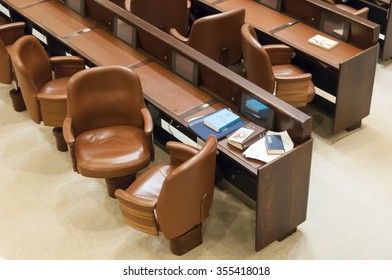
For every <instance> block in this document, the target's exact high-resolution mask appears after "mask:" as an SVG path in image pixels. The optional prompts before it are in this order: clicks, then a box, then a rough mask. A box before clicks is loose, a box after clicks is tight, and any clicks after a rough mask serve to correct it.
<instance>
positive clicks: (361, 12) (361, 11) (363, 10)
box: [322, 0, 369, 18]
mask: <svg viewBox="0 0 392 280" xmlns="http://www.w3.org/2000/svg"><path fill="white" fill-rule="evenodd" d="M322 1H324V2H326V3H328V4H331V5H334V6H335V7H336V8H339V9H341V10H343V11H346V12H349V13H351V14H354V15H356V16H360V17H363V18H367V16H368V13H369V8H368V7H363V8H361V9H355V8H353V7H351V6H349V5H346V4H342V3H340V4H336V3H335V2H336V1H335V0H322Z"/></svg>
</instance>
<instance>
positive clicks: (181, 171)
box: [115, 136, 217, 255]
mask: <svg viewBox="0 0 392 280" xmlns="http://www.w3.org/2000/svg"><path fill="white" fill-rule="evenodd" d="M166 148H167V149H168V152H169V155H170V163H158V164H157V165H155V166H153V167H152V168H150V169H149V170H147V171H146V172H145V173H143V174H142V175H141V176H140V177H138V178H137V179H136V181H135V182H134V183H133V184H132V185H131V186H130V187H129V188H128V189H126V190H117V191H116V192H115V195H116V197H117V198H118V201H119V203H120V209H121V212H122V215H123V217H124V222H125V223H126V224H128V225H129V226H131V227H133V228H135V229H137V230H139V231H142V232H145V233H148V234H152V235H159V232H160V231H161V232H162V233H163V235H164V236H165V238H166V239H169V240H170V250H171V252H172V253H173V254H176V255H183V254H185V253H186V252H188V251H189V250H192V249H193V248H195V247H197V246H199V245H200V244H201V243H202V233H201V229H202V222H203V221H204V220H205V219H206V218H207V216H208V215H209V210H210V208H211V205H212V201H213V195H214V181H215V169H216V148H217V140H216V138H215V136H210V137H209V138H207V141H206V142H205V144H204V146H203V147H202V148H201V149H200V150H197V149H196V148H193V147H191V146H188V145H186V144H183V143H179V142H171V141H169V142H167V144H166Z"/></svg>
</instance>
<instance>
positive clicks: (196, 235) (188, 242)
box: [170, 224, 203, 256]
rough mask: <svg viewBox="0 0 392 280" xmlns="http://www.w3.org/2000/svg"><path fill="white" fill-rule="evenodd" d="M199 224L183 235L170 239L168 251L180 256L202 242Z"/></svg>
mask: <svg viewBox="0 0 392 280" xmlns="http://www.w3.org/2000/svg"><path fill="white" fill-rule="evenodd" d="M201 226H202V224H198V225H197V226H195V227H193V228H192V229H191V230H189V231H188V232H186V233H184V234H183V235H181V236H179V237H176V238H173V239H170V251H171V252H172V253H173V254H175V255H177V256H181V255H183V254H185V253H186V252H188V251H190V250H192V249H193V248H196V247H197V246H199V245H200V244H201V243H202V242H203V239H202V233H201Z"/></svg>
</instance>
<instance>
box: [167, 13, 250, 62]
mask: <svg viewBox="0 0 392 280" xmlns="http://www.w3.org/2000/svg"><path fill="white" fill-rule="evenodd" d="M244 21H245V9H244V8H238V9H235V10H232V11H228V12H223V13H218V14H214V15H210V16H205V17H202V18H199V19H197V20H196V21H195V22H194V23H193V25H192V28H191V31H190V34H189V37H184V36H182V35H181V34H180V33H179V32H178V30H176V29H173V28H172V29H171V30H170V33H171V34H172V35H173V36H174V37H176V38H177V39H178V40H180V41H182V42H184V43H186V44H188V45H189V46H190V47H192V48H194V49H195V50H197V51H199V52H201V53H202V54H204V55H206V56H208V57H209V58H211V59H213V60H215V61H217V62H219V63H220V64H222V65H224V66H226V67H227V66H230V65H233V64H235V63H238V62H240V61H241V57H242V53H241V26H242V25H243V24H244Z"/></svg>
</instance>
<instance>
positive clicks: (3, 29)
mask: <svg viewBox="0 0 392 280" xmlns="http://www.w3.org/2000/svg"><path fill="white" fill-rule="evenodd" d="M25 26H26V24H25V23H24V22H14V23H7V24H3V25H0V39H1V40H2V41H3V43H4V45H6V46H7V45H11V44H13V43H15V42H16V40H18V39H19V38H20V37H22V36H24V35H25Z"/></svg>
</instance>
